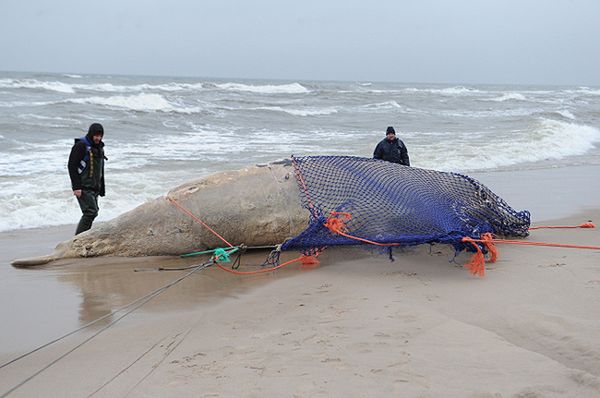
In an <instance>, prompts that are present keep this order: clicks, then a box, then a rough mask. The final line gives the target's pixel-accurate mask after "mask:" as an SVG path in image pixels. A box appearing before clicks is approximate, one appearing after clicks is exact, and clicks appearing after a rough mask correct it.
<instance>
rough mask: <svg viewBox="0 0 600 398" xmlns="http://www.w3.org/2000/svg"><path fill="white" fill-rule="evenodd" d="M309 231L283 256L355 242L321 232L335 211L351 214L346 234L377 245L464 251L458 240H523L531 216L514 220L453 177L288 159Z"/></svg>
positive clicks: (378, 164)
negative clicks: (427, 245) (431, 246)
mask: <svg viewBox="0 0 600 398" xmlns="http://www.w3.org/2000/svg"><path fill="white" fill-rule="evenodd" d="M292 163H293V165H294V168H295V173H296V179H297V182H298V186H299V188H300V196H301V201H302V205H303V206H304V207H305V208H306V209H308V211H309V212H310V222H309V225H308V228H306V230H304V231H303V232H302V233H301V234H300V235H298V236H296V237H294V238H292V239H290V240H288V241H286V242H285V243H284V244H283V246H282V249H283V250H299V251H302V252H304V253H307V254H309V253H314V252H315V251H317V250H320V249H322V248H324V247H327V246H336V245H356V244H361V243H360V242H358V241H356V240H354V239H350V238H347V237H344V236H341V235H339V234H336V233H333V232H331V231H330V230H329V229H328V228H326V227H325V226H324V223H325V222H326V220H327V218H328V217H329V216H330V213H331V212H332V211H336V212H348V213H350V214H351V216H352V218H351V219H350V220H349V221H348V222H346V226H347V233H348V234H350V235H352V236H357V237H360V238H364V239H368V240H371V241H375V242H379V243H399V244H400V245H403V246H411V245H419V244H423V243H433V242H439V243H445V244H452V245H453V246H454V247H455V248H456V250H462V249H464V248H465V246H464V245H463V243H462V241H461V239H462V238H463V237H467V236H468V237H471V238H479V237H480V236H481V234H482V233H485V232H491V233H494V234H496V235H503V236H520V237H524V236H527V235H528V229H529V224H530V214H529V212H528V211H527V210H524V211H521V212H517V211H515V210H513V209H512V208H511V207H510V206H509V205H508V204H507V203H506V202H505V201H504V200H502V199H501V198H500V197H498V196H497V195H496V194H494V193H493V192H492V191H490V190H489V189H488V188H487V187H486V186H484V185H483V184H481V183H479V182H478V181H476V180H474V179H472V178H470V177H468V176H465V175H460V174H456V173H445V172H440V171H434V170H427V169H419V168H415V167H406V166H402V165H399V164H395V163H390V162H386V161H382V160H375V159H367V158H359V157H350V156H309V157H292Z"/></svg>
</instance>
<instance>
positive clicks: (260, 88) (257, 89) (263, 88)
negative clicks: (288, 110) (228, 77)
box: [215, 83, 309, 94]
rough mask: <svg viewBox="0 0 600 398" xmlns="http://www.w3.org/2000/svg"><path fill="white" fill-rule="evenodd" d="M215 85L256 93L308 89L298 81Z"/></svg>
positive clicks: (223, 88) (294, 92) (303, 92)
mask: <svg viewBox="0 0 600 398" xmlns="http://www.w3.org/2000/svg"><path fill="white" fill-rule="evenodd" d="M215 87H217V88H219V89H221V90H229V91H246V92H250V93H256V94H305V93H308V92H309V90H308V89H307V88H306V87H304V86H303V85H301V84H300V83H290V84H279V85H272V84H265V85H257V86H255V85H251V84H242V83H220V84H215Z"/></svg>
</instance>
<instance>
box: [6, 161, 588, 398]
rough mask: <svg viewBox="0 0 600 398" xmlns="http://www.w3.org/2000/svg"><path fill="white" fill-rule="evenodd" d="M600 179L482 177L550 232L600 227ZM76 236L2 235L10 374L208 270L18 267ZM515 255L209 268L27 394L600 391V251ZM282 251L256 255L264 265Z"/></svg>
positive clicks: (438, 253) (578, 174)
mask: <svg viewBox="0 0 600 398" xmlns="http://www.w3.org/2000/svg"><path fill="white" fill-rule="evenodd" d="M597 170H598V168H597V167H594V166H590V167H584V168H583V169H573V170H571V175H567V176H565V174H564V173H562V172H554V170H550V171H548V170H545V172H538V171H526V172H522V173H519V172H510V173H506V174H502V175H499V174H497V173H488V174H485V175H484V174H482V175H472V176H473V177H474V178H476V179H478V180H479V181H481V182H482V183H484V184H485V185H487V186H488V187H489V188H490V189H492V191H494V192H495V193H497V194H498V195H499V196H500V197H502V198H504V199H505V200H506V201H507V203H508V204H509V205H511V206H512V207H514V208H515V209H516V210H523V209H527V207H525V206H527V205H529V204H532V205H533V207H531V206H529V207H530V211H531V212H532V220H533V223H532V224H533V225H536V224H538V225H539V224H540V223H541V222H543V223H547V222H549V221H552V223H555V224H570V225H576V224H581V223H582V222H586V221H588V220H591V221H593V222H594V223H595V224H596V225H597V226H598V227H600V225H599V224H600V208H599V207H598V206H597V203H599V202H600V201H598V200H597V198H598V196H599V195H600V192H598V191H599V187H598V186H597V184H594V183H593V182H592V181H593V180H592V178H593V177H594V173H595V172H596V171H597ZM489 174H492V175H489ZM566 174H569V173H566ZM595 175H598V174H595ZM567 177H569V178H568V180H564V179H565V178H567ZM594 180H595V179H594ZM586 181H587V183H586ZM540 198H544V199H545V200H546V201H547V202H541V201H540V200H539V199H540ZM535 214H539V215H541V216H539V217H537V218H536V217H535ZM553 214H557V215H559V216H557V217H551V216H552V215H553ZM544 217H547V218H544ZM73 229H74V226H63V227H51V228H43V229H35V230H17V231H11V232H10V233H0V249H2V250H0V280H1V282H0V283H1V284H2V289H0V302H2V303H4V305H3V306H2V309H1V310H0V319H2V320H3V323H4V324H5V327H4V328H3V330H2V332H0V333H1V334H2V335H1V337H2V338H0V342H2V343H0V363H3V362H5V361H6V360H9V359H11V358H12V357H14V355H15V354H16V353H22V352H25V351H27V350H28V349H31V348H34V347H36V346H38V345H40V344H42V343H45V342H47V341H50V340H52V339H53V338H55V337H57V336H60V335H62V334H64V333H65V332H66V331H70V330H73V329H75V328H77V327H78V326H80V325H81V324H84V323H86V322H89V321H90V320H93V319H97V318H98V317H100V316H102V315H105V314H107V313H109V312H110V311H111V310H114V309H116V308H119V307H120V306H122V305H125V304H127V303H128V302H131V301H132V300H134V299H135V298H138V297H140V296H142V295H143V294H146V293H148V292H149V291H152V290H153V289H156V288H158V287H160V286H162V285H164V284H165V283H166V282H168V281H170V280H173V279H175V278H177V276H179V275H180V273H157V272H133V269H135V268H140V267H146V268H152V267H155V266H157V265H158V264H160V265H162V266H175V265H178V264H190V263H191V261H192V260H184V259H177V258H156V257H147V258H137V259H123V258H97V259H70V260H64V261H61V262H60V264H58V265H53V266H44V267H38V268H36V269H29V270H28V269H16V268H12V267H10V266H9V265H8V262H9V261H10V260H11V259H10V258H9V257H10V256H11V255H15V254H18V256H20V257H24V255H22V253H23V252H24V251H27V256H29V255H36V254H45V253H46V252H44V250H45V249H46V248H48V247H50V248H53V246H54V244H53V243H58V241H57V240H62V239H63V238H64V239H66V238H69V237H70V236H71V235H72V233H73ZM528 240H532V241H533V240H535V241H550V242H557V243H576V244H587V245H596V246H597V245H600V233H599V232H598V229H594V230H585V229H576V230H536V231H533V232H532V235H531V237H530V238H528ZM498 249H499V251H500V257H499V260H498V262H497V263H495V264H487V265H486V268H487V276H486V277H485V278H483V279H480V278H475V277H472V276H470V275H469V273H468V271H466V270H465V269H463V268H462V267H461V266H460V264H462V263H464V262H467V261H468V258H469V256H470V254H468V253H462V254H461V255H460V256H459V257H458V258H457V259H456V261H457V263H458V264H456V263H454V264H453V263H451V262H450V260H451V259H452V253H453V250H452V249H451V248H448V247H447V246H446V245H435V246H433V248H432V251H431V252H430V251H429V247H428V246H427V247H426V246H425V245H421V246H419V247H415V248H409V249H406V250H404V251H402V252H398V253H397V254H395V258H396V261H395V262H390V261H389V259H388V258H387V256H385V255H381V254H378V253H377V252H376V251H374V252H369V251H367V250H361V249H353V248H349V249H343V248H342V249H328V250H326V251H325V253H324V255H323V256H322V258H321V266H319V267H317V268H315V269H312V270H307V271H304V272H301V271H299V269H298V268H297V267H290V268H289V269H283V270H280V271H277V272H275V273H269V274H268V275H263V276H259V277H243V278H240V277H237V276H232V275H229V274H226V273H225V272H222V271H221V270H219V269H216V268H211V269H207V270H203V271H201V272H200V273H198V274H197V275H193V276H191V277H190V278H187V279H186V280H185V281H183V282H182V283H181V284H179V285H178V286H175V287H173V288H172V289H169V290H168V291H167V292H165V293H164V294H162V295H161V296H159V298H157V299H156V300H154V301H153V302H150V303H148V304H147V305H146V306H144V307H142V308H141V309H140V310H138V311H136V312H134V313H132V314H131V315H130V316H128V317H127V318H125V319H123V321H121V322H119V323H117V324H115V325H114V326H113V327H111V328H110V329H108V330H107V331H106V332H104V333H102V334H100V335H99V336H97V337H96V338H94V339H93V340H92V341H91V342H90V343H88V344H86V345H84V346H82V347H81V348H80V349H78V350H76V351H75V352H73V354H72V355H69V356H68V357H67V358H65V359H64V360H62V361H60V362H59V363H57V365H56V366H53V367H51V368H49V369H48V370H47V371H45V372H43V373H42V374H41V375H40V376H39V377H37V378H35V379H33V380H32V381H31V382H29V383H27V384H26V385H24V386H23V387H22V388H21V389H19V390H17V391H15V393H14V394H13V395H11V396H15V397H19V396H32V395H44V394H50V395H61V396H88V395H89V394H91V393H92V392H94V391H96V390H98V389H99V390H98V393H97V394H96V395H95V396H106V397H112V396H124V395H126V394H129V395H128V396H132V397H146V396H157V397H158V396H171V395H175V394H177V395H179V396H190V397H191V396H199V395H200V396H215V397H218V396H256V397H259V396H397V395H402V396H411V397H412V396H414V397H417V396H418V397H423V396H432V397H433V396H445V397H465V396H468V397H478V398H479V397H493V396H494V397H495V396H544V397H546V396H551V397H554V396H560V397H563V396H564V397H572V396H577V397H595V396H598V395H599V394H600V343H598V339H597V338H596V335H597V330H598V329H599V328H600V321H599V320H598V319H597V314H598V313H600V300H598V292H599V290H598V289H600V269H599V268H598V267H597V264H598V259H599V257H598V256H599V255H600V252H598V251H593V250H588V251H578V250H573V249H558V248H541V247H520V246H505V245H499V246H498ZM30 251H37V252H39V253H35V252H31V253H30ZM264 254H265V253H253V254H250V255H249V257H248V263H252V262H253V261H255V262H258V261H259V260H262V259H264ZM293 254H295V253H290V255H293ZM8 303H10V304H8ZM99 328H100V327H98V328H95V329H92V330H90V331H89V332H84V333H82V334H81V335H79V334H78V335H76V336H73V337H72V338H69V339H66V340H65V341H63V342H60V343H58V344H56V345H55V346H51V347H49V348H48V349H45V350H42V351H40V352H39V353H36V354H33V355H32V356H31V357H28V358H25V359H24V360H22V361H19V362H18V363H16V364H14V365H11V366H9V367H7V368H6V369H0V379H2V380H4V381H5V382H3V383H2V385H3V386H9V387H10V386H12V385H15V384H17V383H18V382H19V381H21V380H22V379H24V378H25V377H27V376H28V375H30V374H32V373H33V372H35V371H37V370H38V369H39V368H40V367H41V366H43V365H44V364H47V363H50V362H51V361H52V360H54V359H55V358H56V357H58V356H59V355H61V354H62V353H64V352H66V351H68V350H69V349H71V348H72V347H73V346H74V345H76V344H77V343H78V342H80V341H82V339H83V338H84V337H86V336H89V335H90V334H91V333H93V332H95V331H97V330H98V329H99ZM92 363H93V366H90V364H92ZM65 374H68V375H69V377H67V378H65V377H64V375H65ZM4 388H5V387H3V390H2V391H0V394H1V393H3V392H4Z"/></svg>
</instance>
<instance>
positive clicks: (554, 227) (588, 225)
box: [529, 222, 596, 231]
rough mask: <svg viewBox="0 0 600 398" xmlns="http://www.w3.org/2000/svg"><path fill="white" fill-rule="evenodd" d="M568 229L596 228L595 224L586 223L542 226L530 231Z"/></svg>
mask: <svg viewBox="0 0 600 398" xmlns="http://www.w3.org/2000/svg"><path fill="white" fill-rule="evenodd" d="M567 228H596V226H595V225H594V223H591V222H586V223H583V224H580V225H540V226H537V227H530V228H529V230H530V231H532V230H534V229H567Z"/></svg>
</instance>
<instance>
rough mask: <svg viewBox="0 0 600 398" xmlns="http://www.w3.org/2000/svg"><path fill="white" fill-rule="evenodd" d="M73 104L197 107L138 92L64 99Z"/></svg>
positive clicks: (178, 109) (185, 110) (151, 108)
mask: <svg viewBox="0 0 600 398" xmlns="http://www.w3.org/2000/svg"><path fill="white" fill-rule="evenodd" d="M65 102H71V103H75V104H92V105H102V106H107V107H110V108H121V109H129V110H133V111H140V112H153V111H161V112H177V113H186V114H190V113H197V112H200V111H201V109H200V108H199V107H180V106H177V105H175V104H173V103H171V102H169V101H168V100H167V99H166V98H165V97H163V96H162V95H160V94H145V93H140V94H136V95H130V96H122V95H115V96H111V97H86V98H74V99H69V100H66V101H65Z"/></svg>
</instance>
